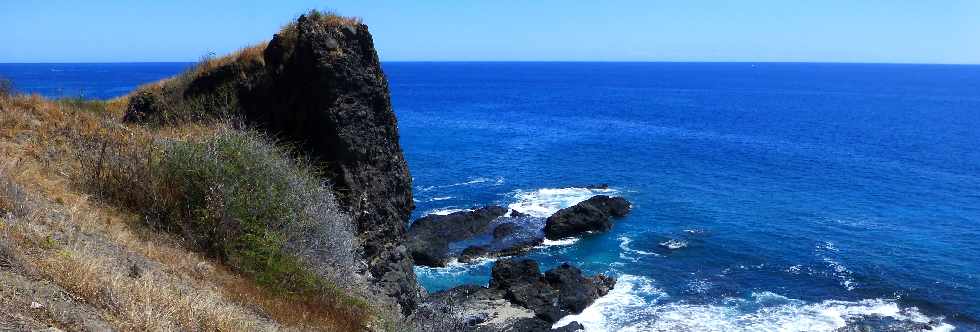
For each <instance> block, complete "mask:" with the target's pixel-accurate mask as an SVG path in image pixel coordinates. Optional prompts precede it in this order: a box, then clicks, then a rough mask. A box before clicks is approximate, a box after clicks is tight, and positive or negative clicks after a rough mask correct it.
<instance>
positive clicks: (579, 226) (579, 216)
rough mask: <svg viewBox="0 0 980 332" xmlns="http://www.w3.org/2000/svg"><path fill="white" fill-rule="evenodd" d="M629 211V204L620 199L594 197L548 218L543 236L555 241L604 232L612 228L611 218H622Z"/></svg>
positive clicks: (603, 196) (601, 196)
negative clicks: (588, 233)
mask: <svg viewBox="0 0 980 332" xmlns="http://www.w3.org/2000/svg"><path fill="white" fill-rule="evenodd" d="M629 211H630V202H629V201H627V200H626V199H624V198H622V197H609V196H606V195H598V196H594V197H592V198H589V199H587V200H585V201H583V202H581V203H578V204H575V205H574V206H572V207H568V208H564V209H561V210H559V211H558V212H555V214H553V215H551V217H548V220H547V222H546V224H545V227H544V235H545V237H547V238H548V239H549V240H557V239H561V238H566V237H571V236H577V235H581V234H583V233H587V232H605V231H608V230H609V229H610V228H612V218H614V217H615V218H620V217H623V216H625V215H626V214H627V213H629Z"/></svg>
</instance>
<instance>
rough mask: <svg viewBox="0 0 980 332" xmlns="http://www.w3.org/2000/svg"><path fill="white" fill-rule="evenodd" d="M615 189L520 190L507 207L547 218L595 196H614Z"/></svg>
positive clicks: (515, 193)
mask: <svg viewBox="0 0 980 332" xmlns="http://www.w3.org/2000/svg"><path fill="white" fill-rule="evenodd" d="M617 192H618V191H617V190H615V189H589V188H574V187H572V188H544V189H538V190H534V191H523V190H518V191H515V192H514V194H513V197H514V200H515V202H514V203H511V204H510V205H508V206H507V207H509V208H511V209H513V210H516V211H518V212H521V213H524V214H527V215H530V216H534V217H539V218H547V217H549V216H551V215H552V214H554V213H555V212H558V210H561V209H563V208H566V207H569V206H572V205H575V204H578V203H579V202H582V201H584V200H587V199H589V198H590V197H592V196H595V195H602V194H614V193H617Z"/></svg>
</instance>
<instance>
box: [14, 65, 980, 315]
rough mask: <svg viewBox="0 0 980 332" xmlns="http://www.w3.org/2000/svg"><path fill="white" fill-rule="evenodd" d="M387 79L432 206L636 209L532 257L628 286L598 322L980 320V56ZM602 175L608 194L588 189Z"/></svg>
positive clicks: (82, 74) (488, 71) (41, 78)
mask: <svg viewBox="0 0 980 332" xmlns="http://www.w3.org/2000/svg"><path fill="white" fill-rule="evenodd" d="M187 65H188V64H147V65H146V66H145V67H144V66H141V65H138V64H124V65H113V64H104V65H63V66H65V67H63V68H62V69H61V70H62V71H60V72H55V71H45V70H48V69H55V68H49V67H45V66H46V65H27V66H29V68H25V67H24V66H25V65H0V75H3V76H7V77H11V78H13V79H14V81H15V84H17V85H18V86H19V87H21V89H23V90H27V91H36V92H39V93H42V94H46V95H64V94H65V93H63V91H85V94H86V95H87V96H92V97H100V98H107V97H113V96H117V95H119V94H122V93H125V91H128V90H129V89H132V88H133V87H134V86H135V85H137V84H140V83H143V82H146V81H150V80H153V79H156V78H159V77H163V76H167V75H169V74H172V73H176V72H178V71H179V70H181V69H183V68H186V66H187ZM70 70H74V71H75V72H74V73H75V74H72V75H74V76H72V75H69V76H71V77H68V78H66V77H65V76H64V75H65V74H57V75H56V74H51V73H65V72H68V71H70ZM385 70H386V72H387V74H388V76H389V79H390V81H391V91H392V102H393V104H394V107H395V111H396V112H397V114H398V118H399V125H400V131H401V135H402V136H401V143H402V145H403V147H404V149H405V153H406V158H407V159H408V162H409V166H410V168H411V171H412V175H413V176H414V179H415V191H414V192H415V199H416V201H417V209H416V212H415V215H414V218H417V217H420V216H423V215H425V214H427V213H445V212H448V211H454V210H460V209H469V208H473V207H476V206H482V205H487V204H499V205H504V206H511V207H513V208H516V209H519V210H523V211H525V212H530V213H532V214H536V215H539V216H542V217H545V216H547V215H548V214H550V213H551V212H553V211H555V210H557V209H559V208H561V207H565V206H569V205H571V204H574V203H575V202H577V201H580V200H584V199H585V198H588V197H589V196H591V195H594V194H599V193H604V194H615V195H622V196H625V197H627V198H628V199H629V200H631V201H632V202H633V204H634V209H633V212H632V213H631V215H630V216H628V217H626V218H624V219H622V220H619V221H618V222H617V224H616V225H615V226H614V228H613V229H612V231H610V232H608V233H603V234H593V235H589V236H586V237H583V238H580V239H569V240H565V241H558V242H549V243H546V245H544V246H542V247H540V248H538V249H536V250H535V251H533V252H532V253H530V254H529V255H528V256H530V257H533V258H536V259H538V260H540V261H541V262H542V264H543V265H544V267H545V268H548V267H551V266H554V265H557V264H559V263H560V262H563V261H570V262H573V263H575V264H577V265H580V266H582V267H583V268H584V269H585V270H587V271H588V272H590V273H597V272H602V273H609V274H613V275H616V276H618V277H619V280H620V281H619V284H617V287H616V289H615V290H614V291H613V292H612V293H611V294H610V295H608V296H606V297H604V298H602V299H600V300H599V301H598V302H597V303H596V304H595V305H593V306H592V307H590V308H589V309H587V310H586V311H585V312H584V313H583V314H581V315H579V316H576V317H569V318H568V319H569V320H570V319H575V320H578V321H580V322H583V323H584V324H585V325H586V326H587V327H589V329H590V330H603V329H605V330H638V331H646V330H690V331H739V330H742V331H771V330H784V331H794V330H814V331H819V330H832V329H833V328H836V327H839V326H841V325H842V324H843V320H844V319H846V318H848V317H852V316H855V315H860V314H872V313H876V314H878V315H881V316H887V317H892V318H896V319H906V320H917V321H929V320H941V321H942V322H943V323H945V324H948V325H946V327H947V328H949V327H952V326H955V327H956V330H957V331H973V330H977V329H980V325H978V321H977V319H978V318H980V304H978V303H980V301H978V300H977V299H978V297H980V277H978V276H980V259H978V257H980V240H978V239H980V150H978V149H977V148H976V145H977V144H978V143H980V66H938V65H937V66H933V65H870V64H802V63H786V64H773V63H386V64H385ZM98 71H101V72H99V73H98V74H95V72H98ZM25 72H29V73H31V74H30V75H28V76H27V77H29V78H30V79H22V78H19V77H24V75H25V74H24V73H25ZM59 75H60V76H59ZM103 77H105V78H106V80H103V79H102V78H103ZM25 82H26V83H25ZM59 89H60V90H59ZM59 91H62V92H59ZM596 183H608V184H609V185H610V186H611V189H610V190H609V191H604V192H599V191H595V190H589V189H585V187H586V186H587V185H590V184H596ZM491 265H492V262H489V261H488V262H484V263H481V264H476V265H470V266H465V265H454V266H450V267H448V268H439V269H429V268H418V269H417V272H418V273H419V276H420V279H421V281H422V282H423V284H424V285H425V286H426V288H427V289H429V290H430V291H437V290H440V289H445V288H448V287H452V286H455V285H459V284H461V283H478V284H483V283H486V282H487V281H488V279H489V269H490V266H491Z"/></svg>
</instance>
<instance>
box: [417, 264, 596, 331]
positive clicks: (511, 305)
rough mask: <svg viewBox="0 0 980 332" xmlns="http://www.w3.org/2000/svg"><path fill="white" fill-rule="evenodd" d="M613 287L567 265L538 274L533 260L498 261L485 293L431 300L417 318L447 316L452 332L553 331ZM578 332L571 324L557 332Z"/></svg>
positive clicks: (463, 289) (462, 289)
mask: <svg viewBox="0 0 980 332" xmlns="http://www.w3.org/2000/svg"><path fill="white" fill-rule="evenodd" d="M615 283H616V281H615V279H613V278H610V277H606V276H603V275H596V276H593V277H585V276H583V275H582V271H581V270H579V269H578V268H576V267H574V266H571V265H568V264H567V263H566V264H562V265H561V266H559V267H556V268H554V269H551V270H548V271H546V272H545V273H544V274H542V273H541V271H540V268H539V267H538V263H537V262H535V261H533V260H529V259H525V260H501V261H499V262H497V263H496V264H495V265H494V267H493V271H492V278H491V280H490V285H489V286H488V287H479V286H474V285H465V286H459V287H456V288H452V289H449V290H446V291H443V292H438V293H435V294H432V296H431V297H430V301H429V302H428V303H426V304H425V305H423V306H422V307H420V310H419V313H418V314H419V315H431V316H433V317H435V316H441V315H439V314H432V313H433V312H440V313H448V314H449V316H450V317H451V318H455V321H456V322H458V325H457V326H453V327H452V328H456V329H460V330H468V331H551V326H552V324H554V323H555V322H557V321H558V320H559V319H561V317H564V316H566V315H570V314H577V313H581V312H582V310H584V309H585V308H586V307H588V306H589V305H590V304H592V303H593V302H594V301H595V300H596V299H597V298H599V297H601V296H603V295H606V294H607V293H608V292H609V290H610V289H612V287H613V286H614V285H615ZM580 328H581V325H579V324H578V323H572V324H569V325H567V326H565V327H562V328H561V329H558V330H559V331H576V330H578V329H580Z"/></svg>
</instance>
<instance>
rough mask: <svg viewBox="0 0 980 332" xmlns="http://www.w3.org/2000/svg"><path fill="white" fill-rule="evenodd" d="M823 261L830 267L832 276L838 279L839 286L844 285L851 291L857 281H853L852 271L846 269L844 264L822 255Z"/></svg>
mask: <svg viewBox="0 0 980 332" xmlns="http://www.w3.org/2000/svg"><path fill="white" fill-rule="evenodd" d="M823 261H824V262H825V263H827V265H828V266H829V267H830V268H831V269H833V272H832V273H833V275H834V277H835V278H837V280H839V281H840V285H841V287H844V288H845V289H847V290H849V291H852V290H854V288H855V287H857V282H855V281H854V277H853V274H854V273H852V272H851V270H848V269H847V267H846V266H844V265H843V264H841V263H840V262H838V261H835V260H833V259H831V258H828V257H824V259H823Z"/></svg>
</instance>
